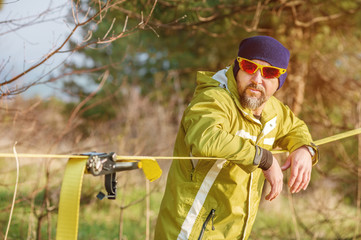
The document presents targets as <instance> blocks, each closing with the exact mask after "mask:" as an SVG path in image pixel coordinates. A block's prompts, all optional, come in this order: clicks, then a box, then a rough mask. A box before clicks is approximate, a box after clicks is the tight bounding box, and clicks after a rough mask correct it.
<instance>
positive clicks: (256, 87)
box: [246, 83, 266, 94]
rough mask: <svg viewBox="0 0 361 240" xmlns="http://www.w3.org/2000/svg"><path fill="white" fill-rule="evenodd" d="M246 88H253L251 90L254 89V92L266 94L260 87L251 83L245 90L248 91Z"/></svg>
mask: <svg viewBox="0 0 361 240" xmlns="http://www.w3.org/2000/svg"><path fill="white" fill-rule="evenodd" d="M248 88H253V89H256V90H258V91H260V92H261V93H263V94H266V90H265V89H264V87H263V86H261V85H258V84H254V83H251V84H249V85H248V86H247V87H246V89H248Z"/></svg>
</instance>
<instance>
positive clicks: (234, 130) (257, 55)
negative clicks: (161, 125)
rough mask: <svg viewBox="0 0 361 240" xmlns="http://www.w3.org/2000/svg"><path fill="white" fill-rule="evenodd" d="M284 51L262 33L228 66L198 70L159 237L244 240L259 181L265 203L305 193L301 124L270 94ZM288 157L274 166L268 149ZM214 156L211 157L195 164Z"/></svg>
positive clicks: (308, 143)
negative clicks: (285, 193)
mask: <svg viewBox="0 0 361 240" xmlns="http://www.w3.org/2000/svg"><path fill="white" fill-rule="evenodd" d="M289 59H290V53H289V51H288V49H287V48H285V47H284V46H283V45H282V44H281V43H280V42H279V41H277V40H276V39H274V38H272V37H268V36H255V37H251V38H247V39H244V40H243V41H242V42H241V43H240V46H239V50H238V55H237V57H236V58H235V61H234V64H232V66H230V67H228V68H226V69H223V70H220V71H218V72H216V73H213V72H198V74H197V87H196V90H195V93H194V96H193V99H192V101H191V103H190V104H189V106H188V107H187V109H186V110H185V112H184V115H183V118H182V121H181V125H180V128H179V132H178V135H177V138H176V142H175V148H174V156H177V157H192V158H193V159H191V160H173V163H172V166H171V168H170V170H169V173H168V180H167V185H166V189H165V193H164V197H163V200H162V204H161V207H160V212H159V216H158V220H157V226H156V231H155V238H154V239H156V240H163V239H202V238H204V239H231V240H234V239H247V238H248V237H249V235H250V233H251V229H252V226H253V223H254V220H255V218H256V213H257V210H258V206H259V202H260V200H261V196H262V190H263V185H264V182H265V180H267V181H268V182H269V184H270V186H271V190H270V192H269V193H267V195H266V197H265V198H266V200H269V201H272V200H273V199H275V198H276V197H277V196H278V195H279V194H280V193H281V191H282V188H283V172H282V171H284V170H286V169H288V168H290V169H291V171H290V178H289V182H288V187H289V188H290V191H291V192H292V193H297V192H299V191H301V190H305V189H306V188H307V186H308V184H309V181H310V178H311V170H312V165H313V164H315V163H316V162H317V159H318V153H317V148H316V146H315V145H314V144H313V143H312V138H311V135H310V133H309V130H308V128H307V126H306V124H305V123H304V122H303V121H302V120H300V119H299V118H297V117H296V116H295V115H294V114H293V113H292V112H291V110H290V109H289V108H288V107H287V106H285V105H284V104H283V103H281V102H280V101H279V100H277V99H276V98H275V97H274V96H273V95H274V93H275V92H276V91H278V90H280V88H281V87H282V85H283V84H284V82H285V80H286V76H287V67H288V63H289ZM276 147H279V148H282V149H285V150H287V151H289V152H290V155H289V156H288V158H287V160H286V161H285V163H284V164H283V165H282V166H280V165H279V163H278V161H277V159H275V157H274V156H273V155H272V153H271V150H272V149H274V148H276ZM197 157H199V158H200V157H214V158H217V159H218V160H214V161H212V160H205V159H197Z"/></svg>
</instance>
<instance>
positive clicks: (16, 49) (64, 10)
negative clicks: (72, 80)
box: [0, 0, 72, 98]
mask: <svg viewBox="0 0 361 240" xmlns="http://www.w3.org/2000/svg"><path fill="white" fill-rule="evenodd" d="M70 6H71V2H70V0H56V1H55V0H54V1H50V0H36V1H33V0H5V1H3V5H2V8H1V9H0V81H1V82H3V81H5V80H9V79H11V78H12V77H14V76H17V75H18V74H19V73H22V72H23V71H24V70H26V69H28V68H29V67H31V66H33V65H34V64H36V63H38V62H39V61H41V60H42V59H43V57H44V56H45V55H46V54H48V53H49V52H51V51H52V50H54V49H55V48H57V47H58V46H60V43H62V42H63V41H64V39H65V38H66V36H67V35H68V34H69V33H70V32H71V28H72V26H71V24H69V20H67V17H66V16H67V15H68V14H69V12H70V9H71V8H70ZM39 14H40V16H39ZM26 23H32V24H28V25H24V24H26ZM69 25H70V26H69ZM68 57H69V54H66V53H62V54H57V55H54V57H52V58H50V59H49V60H47V61H46V62H45V64H43V65H42V66H41V67H39V68H37V69H35V70H33V71H31V72H29V73H28V74H26V75H25V76H24V77H22V78H21V80H20V81H17V83H18V84H19V83H20V84H22V83H28V82H30V81H33V80H38V79H39V78H41V76H43V75H44V73H46V72H49V71H50V70H51V69H54V68H55V67H56V66H58V65H59V64H60V63H61V62H63V61H64V60H66V59H67V58H68ZM54 87H55V89H54ZM57 87H60V84H58V85H54V86H52V87H49V86H44V85H41V86H35V87H32V88H30V89H29V90H28V91H26V92H25V93H23V94H22V95H23V96H24V97H32V96H36V95H38V96H41V97H43V98H48V97H50V96H54V95H57V94H59V91H57V90H56V88H57Z"/></svg>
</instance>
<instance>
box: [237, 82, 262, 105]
mask: <svg viewBox="0 0 361 240" xmlns="http://www.w3.org/2000/svg"><path fill="white" fill-rule="evenodd" d="M250 88H253V89H256V90H258V91H260V94H261V95H260V96H259V97H256V96H249V95H247V92H246V91H247V89H250ZM240 102H241V105H242V107H244V108H249V109H251V110H256V109H257V108H259V107H260V106H261V105H262V104H263V103H265V102H266V93H265V89H264V88H263V87H262V86H260V85H256V84H253V83H251V84H250V85H248V86H247V87H246V88H245V89H244V90H243V92H242V93H241V94H240Z"/></svg>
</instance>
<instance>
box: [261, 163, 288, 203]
mask: <svg viewBox="0 0 361 240" xmlns="http://www.w3.org/2000/svg"><path fill="white" fill-rule="evenodd" d="M263 174H264V176H265V178H266V180H267V181H268V182H269V183H270V185H271V191H270V192H269V193H268V195H267V196H266V200H270V201H272V200H273V199H275V198H276V197H277V196H278V195H279V194H280V193H281V191H282V188H283V173H282V170H281V168H280V165H279V164H278V161H277V159H276V158H275V157H273V163H272V165H271V167H270V168H269V169H267V170H263Z"/></svg>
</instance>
